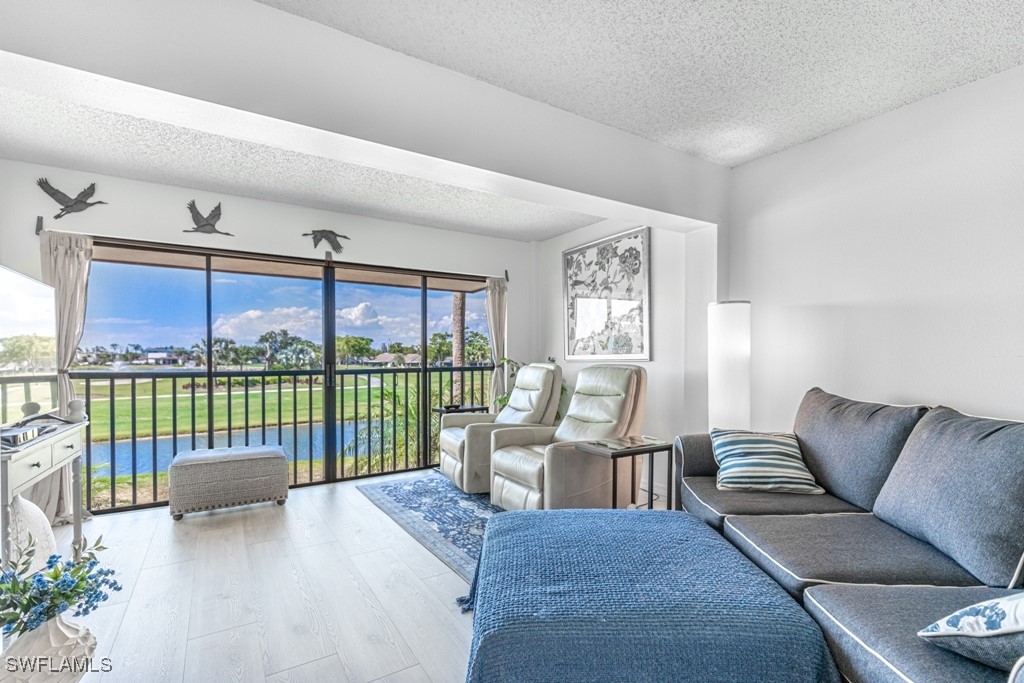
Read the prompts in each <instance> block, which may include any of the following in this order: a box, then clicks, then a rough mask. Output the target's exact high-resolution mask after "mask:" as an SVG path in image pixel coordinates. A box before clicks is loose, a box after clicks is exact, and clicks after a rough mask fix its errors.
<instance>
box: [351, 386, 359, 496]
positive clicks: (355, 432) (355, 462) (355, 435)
mask: <svg viewBox="0 0 1024 683" xmlns="http://www.w3.org/2000/svg"><path fill="white" fill-rule="evenodd" d="M352 467H353V474H352V476H354V477H358V476H359V372H358V371H356V373H355V374H353V375H352Z"/></svg>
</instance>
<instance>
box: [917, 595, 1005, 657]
mask: <svg viewBox="0 0 1024 683" xmlns="http://www.w3.org/2000/svg"><path fill="white" fill-rule="evenodd" d="M917 635H919V636H921V637H922V638H924V639H926V640H927V641H928V642H930V643H934V644H935V645H938V646H939V647H943V648H945V649H947V650H950V651H952V652H955V653H957V654H958V655H963V656H964V657H969V658H970V659H974V660H976V661H979V662H981V663H982V664H987V665H989V666H991V667H994V668H996V669H1001V670H1003V671H1010V670H1011V669H1013V666H1014V664H1015V663H1016V661H1017V660H1018V659H1019V658H1020V657H1021V655H1024V593H1014V594H1013V595H1007V596H1006V597H1005V598H999V599H997V600H986V601H984V602H979V603H977V604H976V605H971V606H970V607H964V608H963V609H962V610H959V611H957V612H954V613H953V614H951V615H949V616H948V617H943V618H942V619H939V620H938V621H936V622H935V623H934V624H932V625H931V626H927V627H925V628H923V629H921V630H920V631H918V632H917Z"/></svg>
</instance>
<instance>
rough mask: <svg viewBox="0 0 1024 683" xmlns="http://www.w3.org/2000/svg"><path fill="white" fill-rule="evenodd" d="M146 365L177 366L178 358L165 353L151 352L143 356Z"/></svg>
mask: <svg viewBox="0 0 1024 683" xmlns="http://www.w3.org/2000/svg"><path fill="white" fill-rule="evenodd" d="M144 358H145V362H146V365H177V364H178V357H177V356H175V355H173V354H170V353H168V352H166V351H153V352H151V353H147V354H146V355H145V356H144Z"/></svg>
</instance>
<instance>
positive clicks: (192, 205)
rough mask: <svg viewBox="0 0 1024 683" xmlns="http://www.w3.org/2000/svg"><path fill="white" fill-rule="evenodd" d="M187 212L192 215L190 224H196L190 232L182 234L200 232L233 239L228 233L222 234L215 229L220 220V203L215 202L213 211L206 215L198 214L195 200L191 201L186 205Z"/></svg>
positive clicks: (222, 232)
mask: <svg viewBox="0 0 1024 683" xmlns="http://www.w3.org/2000/svg"><path fill="white" fill-rule="evenodd" d="M188 210H189V211H190V212H191V213H192V222H193V223H195V224H196V227H194V228H193V229H191V230H182V232H201V233H203V234H204V235H213V234H217V235H227V236H228V237H234V235H232V234H231V233H230V232H224V231H223V230H218V229H217V227H216V226H217V221H219V220H220V202H217V206H215V207H213V211H211V212H210V213H208V214H207V215H205V216H204V215H203V214H201V213H199V209H198V208H196V200H194V199H193V200H192V201H190V202H189V203H188Z"/></svg>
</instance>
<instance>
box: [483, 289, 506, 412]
mask: <svg viewBox="0 0 1024 683" xmlns="http://www.w3.org/2000/svg"><path fill="white" fill-rule="evenodd" d="M507 298H508V283H507V282H506V281H505V278H500V277H489V278H487V329H488V331H489V333H490V335H491V362H492V363H494V365H495V366H496V367H495V368H494V372H493V373H492V374H491V409H492V410H493V409H494V408H495V403H496V399H497V398H498V397H499V396H501V395H502V394H504V393H505V366H504V365H502V366H501V367H497V365H498V363H499V362H501V359H502V358H504V357H505V305H506V299H507Z"/></svg>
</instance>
